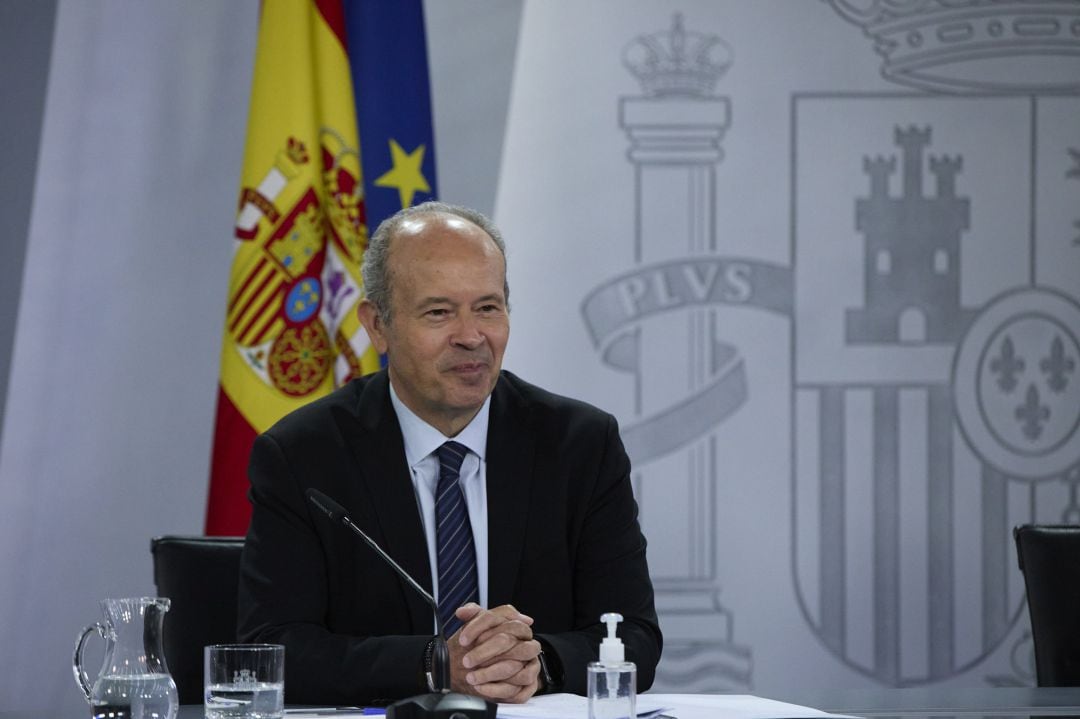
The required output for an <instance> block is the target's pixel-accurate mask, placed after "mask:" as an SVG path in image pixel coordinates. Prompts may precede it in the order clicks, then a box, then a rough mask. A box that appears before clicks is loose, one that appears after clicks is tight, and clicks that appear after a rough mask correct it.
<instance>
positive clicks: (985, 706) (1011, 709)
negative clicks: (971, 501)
mask: <svg viewBox="0 0 1080 719" xmlns="http://www.w3.org/2000/svg"><path fill="white" fill-rule="evenodd" d="M757 694H758V696H763V697H767V698H769V699H776V700H778V701H783V702H789V703H792V704H801V705H803V706H808V707H814V708H815V709H821V710H823V711H827V712H831V713H834V714H851V715H855V716H862V717H874V718H879V717H900V718H903V719H914V718H916V717H925V718H927V719H930V718H933V719H945V718H946V717H958V718H959V719H971V718H972V717H994V718H995V719H998V718H1001V717H1066V716H1075V717H1078V718H1080V687H1037V688H1036V687H967V688H940V687H937V688H907V689H885V688H879V689H815V690H798V691H791V692H776V693H765V692H761V693H757ZM88 716H90V711H89V707H87V711H86V712H85V713H80V714H76V715H73V716H71V717H70V718H69V719H85V717H88ZM202 717H203V707H202V705H201V704H191V705H185V706H182V707H180V713H179V715H178V717H177V719H202ZM0 719H65V718H64V717H52V716H50V715H49V714H48V713H46V712H34V711H4V710H0ZM718 719H720V718H718ZM778 719H779V718H778Z"/></svg>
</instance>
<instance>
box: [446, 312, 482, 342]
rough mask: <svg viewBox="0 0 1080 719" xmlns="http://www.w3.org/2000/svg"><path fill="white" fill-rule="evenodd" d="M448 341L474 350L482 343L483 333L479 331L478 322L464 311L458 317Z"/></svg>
mask: <svg viewBox="0 0 1080 719" xmlns="http://www.w3.org/2000/svg"><path fill="white" fill-rule="evenodd" d="M450 341H451V342H452V343H453V344H455V345H458V346H459V347H464V348H465V349H470V350H474V349H476V348H477V347H479V346H480V345H482V344H483V343H484V334H483V333H482V332H481V331H480V324H479V323H478V322H477V321H476V318H475V317H473V316H472V315H471V314H469V313H464V314H462V315H461V317H460V318H459V319H458V322H457V327H455V328H454V334H453V335H452V336H451V337H450Z"/></svg>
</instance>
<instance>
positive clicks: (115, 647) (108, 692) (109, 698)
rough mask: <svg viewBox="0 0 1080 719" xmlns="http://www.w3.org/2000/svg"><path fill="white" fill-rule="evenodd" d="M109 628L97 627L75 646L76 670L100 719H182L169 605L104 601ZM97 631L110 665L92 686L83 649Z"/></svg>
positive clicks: (104, 664)
mask: <svg viewBox="0 0 1080 719" xmlns="http://www.w3.org/2000/svg"><path fill="white" fill-rule="evenodd" d="M101 611H102V613H103V614H104V615H105V622H104V623H101V622H98V623H96V624H91V625H90V626H88V627H86V628H85V629H83V630H82V632H81V633H80V634H79V637H78V639H77V640H76V641H75V655H74V657H72V661H71V665H72V666H71V668H72V671H74V672H75V681H76V682H77V683H78V684H79V687H80V688H81V689H82V690H83V693H84V694H86V700H87V701H88V702H90V707H91V709H92V711H93V714H92V715H93V717H94V718H95V719H176V712H177V704H178V702H177V697H176V682H174V681H173V679H172V677H171V676H170V675H169V668H168V666H166V664H165V652H164V650H163V649H162V644H161V626H162V624H163V622H164V619H165V612H167V611H169V600H168V599H161V598H158V597H138V598H133V599H103V600H102V601H101ZM94 631H97V633H98V635H100V636H101V637H102V638H103V639H104V640H105V659H104V660H103V661H102V663H101V670H100V671H99V672H98V677H97V679H96V680H95V681H94V684H93V686H91V685H90V679H89V677H88V676H87V674H86V670H85V669H84V668H83V649H85V647H86V641H87V639H89V638H90V635H91V634H92V633H93V632H94Z"/></svg>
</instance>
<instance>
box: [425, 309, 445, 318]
mask: <svg viewBox="0 0 1080 719" xmlns="http://www.w3.org/2000/svg"><path fill="white" fill-rule="evenodd" d="M426 314H427V316H428V317H445V316H446V315H447V314H449V310H446V309H443V308H441V307H440V308H437V309H432V310H428V311H427V313H426Z"/></svg>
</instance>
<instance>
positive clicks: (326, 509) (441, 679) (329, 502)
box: [305, 488, 498, 719]
mask: <svg viewBox="0 0 1080 719" xmlns="http://www.w3.org/2000/svg"><path fill="white" fill-rule="evenodd" d="M305 496H307V499H308V501H309V502H311V504H312V505H313V506H315V508H316V509H318V510H319V511H320V512H322V513H323V514H325V515H326V516H327V517H329V518H330V521H332V522H337V523H339V524H342V525H344V526H346V527H348V528H349V529H351V530H352V531H353V532H354V533H355V534H357V535H358V536H359V537H360V538H361V539H362V540H364V543H365V544H367V545H368V546H369V547H371V549H372V550H373V551H374V552H375V553H376V554H378V555H379V557H381V558H382V559H383V561H385V562H386V563H387V564H389V565H390V567H391V568H392V569H393V570H394V571H395V572H397V574H398V576H399V577H401V578H402V579H404V580H405V582H406V584H408V585H409V586H410V587H412V588H413V589H415V590H416V592H417V593H418V594H419V595H420V596H421V597H423V598H424V601H426V602H427V603H428V604H429V605H430V606H431V610H432V613H433V614H434V615H435V628H436V630H437V633H436V634H435V637H434V643H433V645H432V651H431V685H432V687H434V689H435V691H434V692H429V693H427V694H418V695H416V696H413V697H409V698H407V699H402V700H400V701H396V702H394V703H393V704H391V705H390V706H388V707H387V708H386V719H495V713H496V710H497V709H498V707H497V705H496V704H494V703H493V702H489V701H486V700H484V699H482V698H480V697H475V696H470V695H468V694H460V693H458V692H451V691H450V648H449V647H448V646H447V645H446V636H445V635H444V633H443V621H442V617H440V616H439V605H438V603H437V602H436V601H435V598H434V597H432V596H431V594H429V593H428V592H427V591H426V590H425V589H424V588H423V587H421V586H420V583H419V582H417V581H416V580H415V579H413V578H412V577H411V576H410V575H409V573H408V572H406V571H405V570H404V569H402V567H401V565H400V564H398V563H397V562H395V561H394V559H393V558H392V557H391V556H390V555H389V554H387V553H386V552H385V551H384V550H383V548H382V547H380V546H379V545H378V544H377V543H376V542H375V540H374V539H372V538H371V537H369V536H368V535H367V534H366V533H365V532H364V531H363V530H362V529H360V527H358V526H356V524H355V523H354V522H353V521H352V519H351V518H350V517H349V515H348V513H347V512H346V511H345V508H344V507H342V506H341V505H340V504H338V503H337V502H335V501H334V500H333V499H330V497H328V496H326V495H325V494H323V493H322V492H320V491H319V490H317V489H314V488H309V489H308V490H307V492H305Z"/></svg>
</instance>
